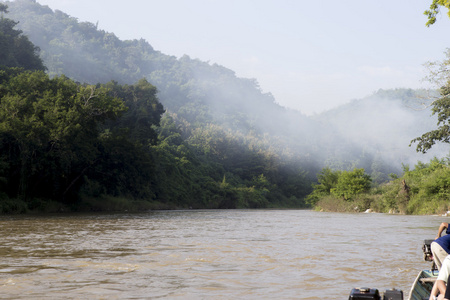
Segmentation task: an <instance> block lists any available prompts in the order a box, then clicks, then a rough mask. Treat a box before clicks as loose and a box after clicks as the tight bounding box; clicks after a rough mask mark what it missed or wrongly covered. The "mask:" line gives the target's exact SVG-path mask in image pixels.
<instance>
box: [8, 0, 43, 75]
mask: <svg viewBox="0 0 450 300" xmlns="http://www.w3.org/2000/svg"><path fill="white" fill-rule="evenodd" d="M7 8H8V6H6V5H5V4H1V3H0V14H1V15H0V67H2V66H3V67H20V68H24V69H26V70H45V69H46V68H45V66H44V64H43V63H42V60H41V59H40V58H39V55H38V54H39V48H38V47H36V46H35V45H33V43H31V42H30V41H29V40H28V37H26V36H25V35H23V34H22V31H21V30H16V29H14V27H15V26H16V25H17V24H18V23H17V22H14V21H13V20H10V19H8V18H5V17H4V16H3V14H4V13H7Z"/></svg>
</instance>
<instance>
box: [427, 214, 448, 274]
mask: <svg viewBox="0 0 450 300" xmlns="http://www.w3.org/2000/svg"><path fill="white" fill-rule="evenodd" d="M444 229H446V233H447V235H444V236H441V234H442V232H443V231H444ZM430 248H431V253H432V254H433V260H434V263H435V264H436V267H437V268H438V270H440V269H441V266H442V262H443V261H444V259H445V258H446V257H447V255H449V254H450V230H449V228H448V223H444V222H443V223H441V225H440V226H439V230H438V234H437V236H436V239H435V240H434V241H433V242H432V243H431V245H430Z"/></svg>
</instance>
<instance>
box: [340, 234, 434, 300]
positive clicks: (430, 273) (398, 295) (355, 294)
mask: <svg viewBox="0 0 450 300" xmlns="http://www.w3.org/2000/svg"><path fill="white" fill-rule="evenodd" d="M433 241H434V240H424V242H423V245H422V252H423V259H424V260H425V261H429V262H432V266H431V269H427V270H422V271H420V272H419V275H418V276H417V278H416V280H415V281H414V283H413V285H412V287H411V292H410V293H409V297H408V300H423V299H428V298H429V297H430V293H431V289H432V288H433V284H434V282H435V281H436V278H437V275H438V274H439V272H438V270H437V267H436V264H435V263H434V260H433V253H432V252H431V243H432V242H433ZM348 299H349V300H363V299H366V300H367V299H373V300H403V291H401V290H397V289H392V290H386V291H385V292H384V293H383V297H382V296H381V293H380V292H379V290H378V289H373V288H354V289H352V291H351V292H350V296H349V298H348Z"/></svg>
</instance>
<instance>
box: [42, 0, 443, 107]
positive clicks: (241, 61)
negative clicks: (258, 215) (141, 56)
mask: <svg viewBox="0 0 450 300" xmlns="http://www.w3.org/2000/svg"><path fill="white" fill-rule="evenodd" d="M37 2H38V3H40V4H43V5H48V6H49V7H50V8H52V9H53V10H55V9H58V10H61V11H63V12H65V13H67V14H69V15H71V16H73V17H76V18H78V20H79V21H89V22H92V23H94V24H95V23H97V22H98V28H99V29H102V30H105V31H108V32H113V33H114V34H115V35H116V36H117V37H119V38H120V39H140V38H143V39H145V40H147V41H148V42H149V43H150V44H151V45H152V46H153V48H154V49H155V50H158V51H161V52H162V53H164V54H168V55H173V56H176V57H178V58H179V57H181V56H183V55H184V54H187V55H189V56H190V57H191V58H198V59H200V60H202V61H209V62H210V63H211V64H213V63H217V64H219V65H222V66H224V67H226V68H229V69H231V70H233V71H235V72H236V75H237V76H238V77H246V78H255V79H256V80H257V81H258V82H259V84H260V86H261V89H262V90H263V91H264V92H270V93H272V94H273V95H274V97H275V99H276V102H277V103H279V104H280V105H282V106H285V107H289V108H292V109H296V110H300V111H301V112H303V113H304V114H307V115H311V114H314V113H320V112H322V111H325V110H328V109H331V108H334V107H336V106H339V105H341V104H344V103H347V102H349V101H351V100H353V99H359V98H363V97H365V96H368V95H371V94H372V93H373V92H375V91H377V90H378V89H380V88H382V89H389V88H421V87H425V86H426V83H425V82H423V80H422V79H423V78H424V77H425V76H426V70H425V68H424V67H423V64H424V63H426V62H427V61H437V60H442V59H444V58H445V56H444V51H446V49H447V48H448V47H449V48H450V40H449V39H448V36H449V32H450V19H449V18H448V17H447V15H446V13H447V11H443V12H442V13H441V15H440V16H439V17H438V22H437V23H436V24H435V25H433V26H431V27H429V28H427V27H426V26H425V22H426V16H425V15H423V12H424V11H425V10H426V9H428V7H429V5H430V4H431V2H432V0H394V1H392V0H376V1H375V0H340V1H336V0H126V1H123V0H37Z"/></svg>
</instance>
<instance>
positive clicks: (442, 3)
mask: <svg viewBox="0 0 450 300" xmlns="http://www.w3.org/2000/svg"><path fill="white" fill-rule="evenodd" d="M440 7H445V8H447V9H450V0H433V2H432V3H431V5H430V9H429V10H426V11H425V12H424V14H425V15H426V16H427V17H428V21H427V23H426V25H427V26H430V25H433V24H434V23H436V15H437V14H438V13H439V11H440ZM447 15H448V16H449V17H450V10H449V11H448V12H447Z"/></svg>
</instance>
